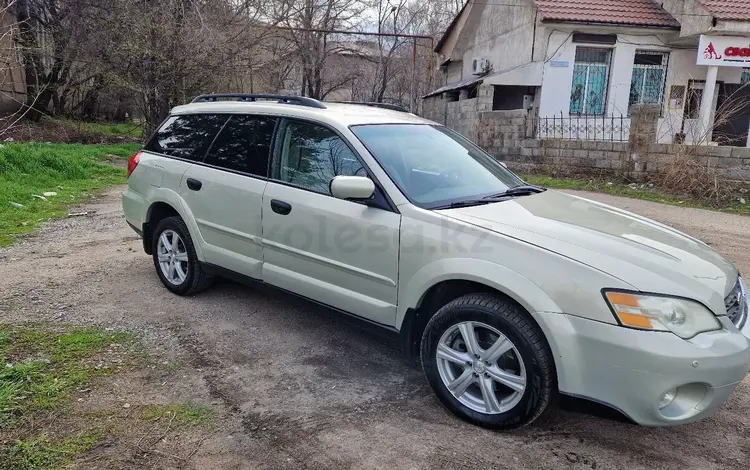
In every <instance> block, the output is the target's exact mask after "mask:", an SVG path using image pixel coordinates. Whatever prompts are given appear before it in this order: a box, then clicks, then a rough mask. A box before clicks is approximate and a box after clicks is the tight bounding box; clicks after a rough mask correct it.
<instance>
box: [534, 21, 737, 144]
mask: <svg viewBox="0 0 750 470" xmlns="http://www.w3.org/2000/svg"><path fill="white" fill-rule="evenodd" d="M675 36H676V33H673V36H672V38H674V37H675ZM669 40H670V36H668V35H653V36H645V35H643V34H618V41H617V44H615V45H614V46H612V63H611V66H610V77H609V89H608V94H607V107H606V116H608V117H609V116H616V117H619V116H620V114H623V115H626V116H627V114H628V99H629V96H630V82H631V79H632V71H633V61H634V59H635V53H636V50H644V51H657V52H669V54H670V56H669V63H668V65H667V77H666V87H665V90H664V93H665V97H664V103H663V106H664V109H663V114H662V115H663V117H662V118H661V119H660V120H659V127H658V134H659V141H660V142H663V143H671V142H672V140H673V138H674V135H675V134H676V133H679V132H680V131H681V130H682V116H683V113H684V109H669V106H668V96H669V90H670V86H671V85H684V86H685V87H687V85H688V81H689V80H691V79H695V80H705V78H706V71H707V67H702V66H698V65H696V59H697V54H698V50H697V45H696V49H672V48H670V47H667V46H665V45H664V43H667V42H668V41H669ZM576 46H584V47H606V46H602V45H596V44H583V43H573V42H572V37H571V35H570V32H568V31H554V32H553V33H552V34H551V36H550V41H549V47H548V48H547V61H546V63H545V66H544V79H543V84H542V92H541V98H540V100H541V102H540V109H539V116H540V117H551V116H553V115H554V116H557V117H560V116H561V115H562V116H564V117H568V116H569V109H570V93H571V85H572V83H573V64H574V63H575V50H576ZM683 47H690V46H683ZM555 62H557V63H561V62H562V63H567V67H553V66H552V65H553V63H555ZM741 75H742V69H741V68H732V67H722V68H721V69H720V70H719V78H718V79H719V81H724V82H726V83H740V78H741ZM684 104H685V105H686V104H687V103H684ZM696 125H697V123H695V122H693V120H688V121H686V123H685V132H686V134H687V140H688V141H692V140H693V139H692V134H693V132H692V129H694V128H696V127H695V126H696Z"/></svg>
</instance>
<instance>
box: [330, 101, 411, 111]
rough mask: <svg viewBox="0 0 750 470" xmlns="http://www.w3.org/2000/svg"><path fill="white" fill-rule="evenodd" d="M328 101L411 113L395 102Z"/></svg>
mask: <svg viewBox="0 0 750 470" xmlns="http://www.w3.org/2000/svg"><path fill="white" fill-rule="evenodd" d="M330 103H338V104H358V105H360V106H370V107H371V108H382V109H390V110H391V111H399V112H401V113H411V111H409V110H408V109H406V108H404V107H403V106H399V105H397V104H390V103H369V102H359V101H330Z"/></svg>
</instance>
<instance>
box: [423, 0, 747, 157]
mask: <svg viewBox="0 0 750 470" xmlns="http://www.w3.org/2000/svg"><path fill="white" fill-rule="evenodd" d="M436 52H437V53H438V54H439V55H440V59H441V62H440V63H441V71H442V73H443V79H444V81H443V83H445V86H443V87H441V88H440V89H438V90H435V91H434V92H432V93H430V94H428V95H427V96H426V97H425V99H426V100H432V101H434V100H446V101H456V100H460V99H461V98H465V99H471V98H473V97H474V96H475V93H476V92H475V90H476V89H477V87H478V86H480V85H481V86H482V87H485V88H486V87H488V86H491V87H493V88H492V90H493V99H492V104H491V106H490V105H489V104H486V105H485V106H486V108H490V109H495V110H501V109H519V108H523V107H525V108H527V109H529V114H530V115H531V116H535V117H536V118H538V121H537V131H536V132H537V134H538V137H540V138H545V137H557V138H560V137H564V138H578V139H588V140H591V139H593V140H597V139H599V138H606V137H609V138H612V139H613V140H627V134H628V132H629V113H630V109H631V106H632V105H634V104H655V105H658V106H660V108H661V117H660V119H659V123H658V129H657V132H658V140H659V142H662V143H671V142H674V141H676V140H677V141H679V140H682V139H684V140H685V141H687V142H698V141H712V140H714V141H717V142H719V143H720V144H721V145H735V146H745V145H746V144H747V140H748V127H750V85H748V86H743V85H744V84H746V83H748V82H750V0H733V1H729V0H663V1H662V0H659V1H658V2H657V1H656V0H503V1H502V2H488V1H475V0H469V1H468V2H467V4H466V6H465V7H464V9H463V10H462V11H461V12H460V13H459V15H458V16H457V17H456V19H455V20H454V21H453V23H452V24H451V26H450V28H449V29H448V31H447V32H446V33H445V35H444V37H443V38H442V39H441V41H440V42H439V44H438V47H437V49H436ZM745 66H747V67H748V69H745ZM461 91H463V93H461ZM704 95H710V96H711V99H710V100H707V99H704ZM486 108H485V109H481V111H488V110H490V109H486ZM597 134H598V137H597ZM615 134H616V135H615Z"/></svg>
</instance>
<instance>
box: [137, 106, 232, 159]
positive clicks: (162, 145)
mask: <svg viewBox="0 0 750 470" xmlns="http://www.w3.org/2000/svg"><path fill="white" fill-rule="evenodd" d="M226 121H227V116H223V115H220V114H195V115H191V116H172V117H170V118H169V119H168V120H167V122H165V123H164V125H162V126H161V128H160V129H159V130H158V131H157V132H156V135H154V137H153V139H151V142H149V143H148V145H146V148H145V150H147V151H149V152H156V153H163V154H165V155H169V156H172V157H177V158H184V159H185V160H192V161H202V160H203V157H204V156H205V155H206V152H207V151H208V148H209V147H210V146H211V142H213V140H214V138H215V137H216V134H218V133H219V130H220V129H221V126H223V125H224V123H225V122H226Z"/></svg>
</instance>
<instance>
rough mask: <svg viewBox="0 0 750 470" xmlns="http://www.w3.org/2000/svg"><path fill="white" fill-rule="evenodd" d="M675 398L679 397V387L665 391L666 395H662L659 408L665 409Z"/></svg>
mask: <svg viewBox="0 0 750 470" xmlns="http://www.w3.org/2000/svg"><path fill="white" fill-rule="evenodd" d="M675 398H677V389H674V390H670V391H668V392H667V393H665V394H664V396H663V397H661V401H660V402H659V409H660V410H663V409H664V408H666V407H668V406H669V405H670V403H672V402H673V401H674V399H675Z"/></svg>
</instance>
